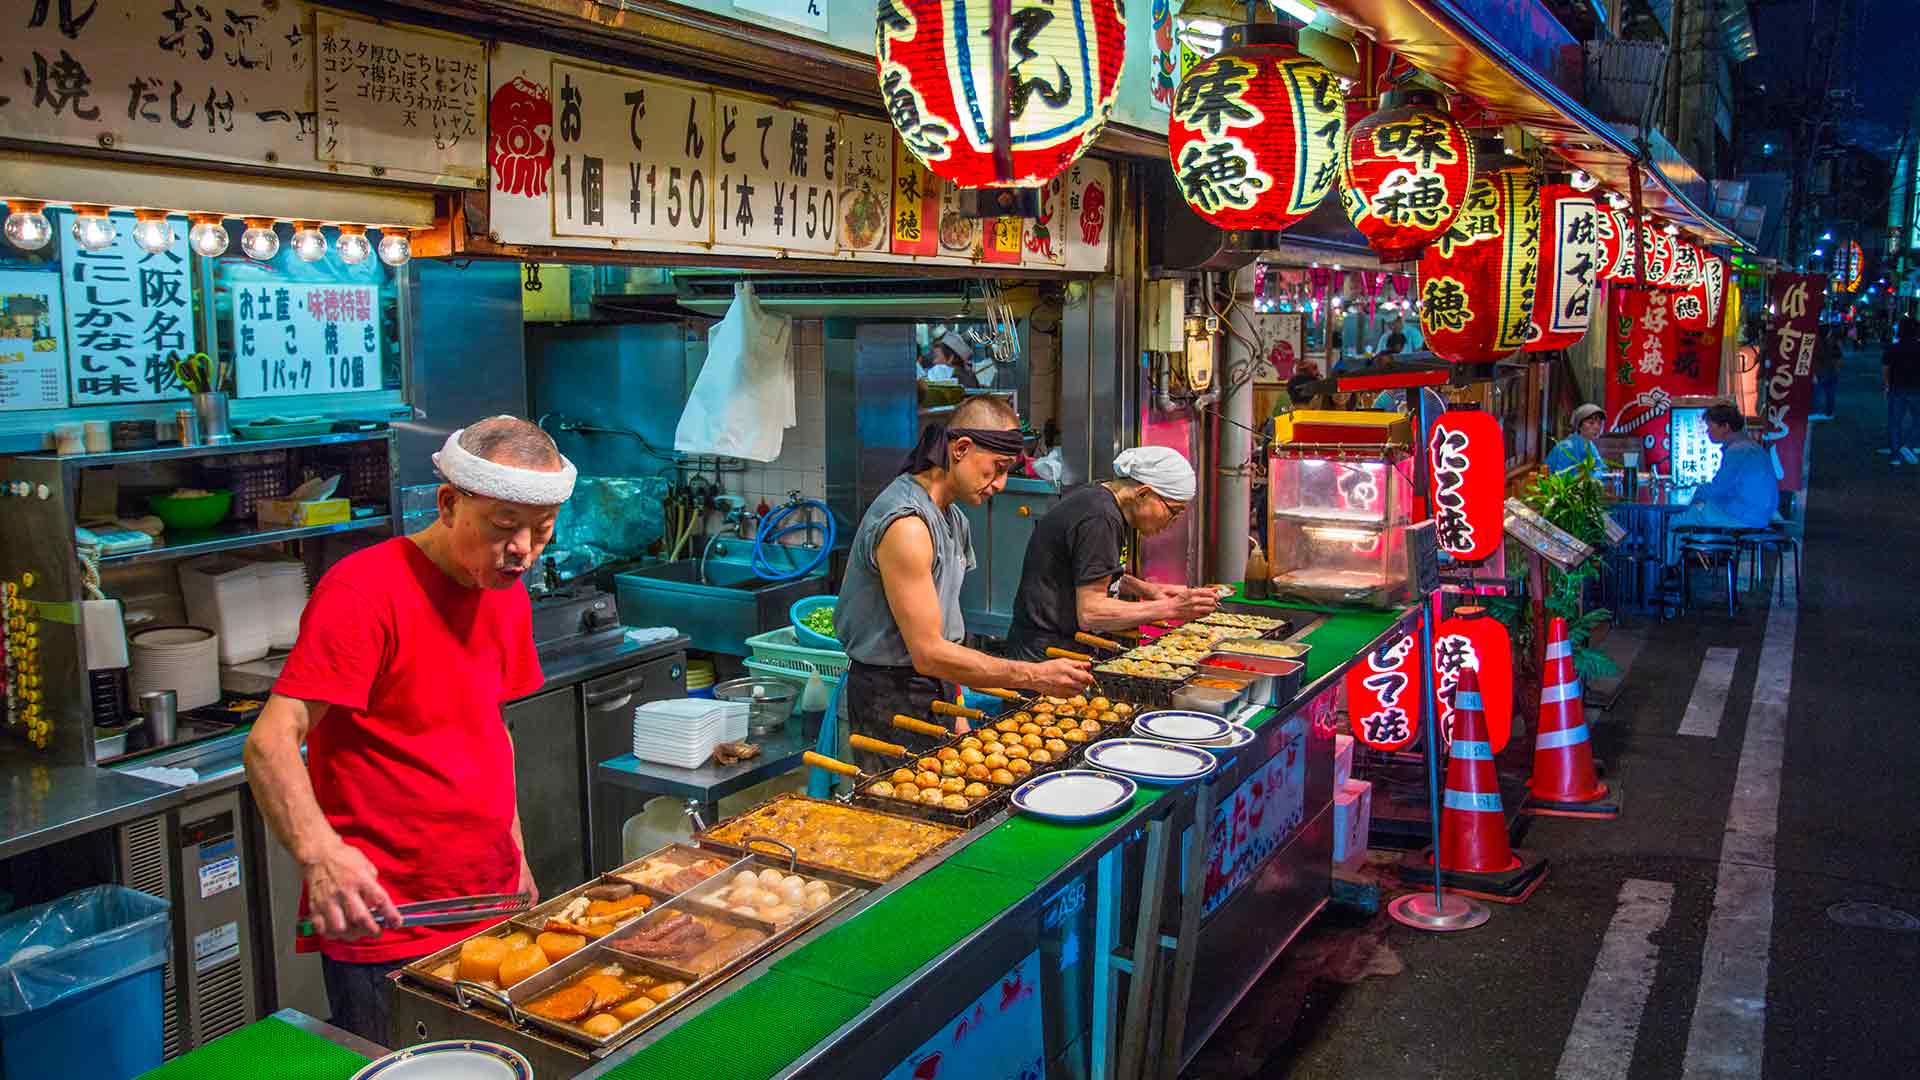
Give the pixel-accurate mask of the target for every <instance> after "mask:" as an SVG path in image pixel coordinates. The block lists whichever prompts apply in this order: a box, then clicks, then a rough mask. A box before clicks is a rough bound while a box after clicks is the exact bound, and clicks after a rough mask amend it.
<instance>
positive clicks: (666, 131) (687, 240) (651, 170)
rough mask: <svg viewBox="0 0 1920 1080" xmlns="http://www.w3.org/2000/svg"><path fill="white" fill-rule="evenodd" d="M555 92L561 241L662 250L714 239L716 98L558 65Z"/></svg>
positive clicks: (555, 190)
mask: <svg viewBox="0 0 1920 1080" xmlns="http://www.w3.org/2000/svg"><path fill="white" fill-rule="evenodd" d="M553 85H554V86H555V87H556V88H557V90H556V97H557V99H558V101H559V115H558V124H557V126H556V129H555V131H554V135H555V145H554V159H553V187H552V190H551V193H550V198H551V200H552V203H553V233H554V235H555V236H604V237H619V238H631V239H636V240H639V239H644V240H646V241H647V242H648V245H649V246H659V247H686V246H697V247H704V246H705V245H706V244H707V243H708V242H709V241H711V240H712V238H713V230H714V220H713V205H714V184H715V180H714V172H713V163H714V155H715V151H716V145H715V139H714V138H713V94H712V93H711V92H710V91H707V90H701V89H698V88H694V87H690V86H687V85H684V84H681V83H670V82H661V81H658V80H653V79H642V78H638V77H636V76H633V75H627V74H622V73H619V72H615V71H609V70H604V69H600V68H592V67H585V66H582V65H579V64H564V63H558V62H556V63H555V64H554V65H553ZM609 195H611V196H612V197H611V198H609V197H608V196H609Z"/></svg>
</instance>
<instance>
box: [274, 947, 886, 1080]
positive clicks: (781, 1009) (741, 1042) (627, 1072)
mask: <svg viewBox="0 0 1920 1080" xmlns="http://www.w3.org/2000/svg"><path fill="white" fill-rule="evenodd" d="M855 921H856V922H857V921H860V920H855ZM723 992H724V993H726V995H727V997H726V1000H724V1001H722V1002H720V1003H719V1004H718V1005H716V1006H715V1007H713V1008H710V1009H708V1010H707V1011H706V1012H704V1013H701V1014H700V1015H699V1016H696V1017H694V1018H693V1019H691V1020H689V1021H687V1022H686V1023H684V1024H682V1025H680V1026H679V1027H677V1028H675V1029H674V1030H673V1031H671V1032H668V1033H667V1034H666V1035H664V1036H662V1037H661V1039H660V1041H659V1042H657V1043H654V1044H653V1045H652V1046H649V1047H647V1048H646V1049H645V1050H642V1051H640V1052H639V1053H638V1054H635V1055H634V1056H633V1057H631V1058H628V1059H627V1060H626V1061H625V1062H623V1063H621V1064H620V1065H619V1066H617V1067H616V1068H614V1069H612V1070H610V1071H608V1073H607V1077H608V1080H660V1078H662V1077H696V1076H697V1077H700V1080H766V1078H767V1077H769V1076H772V1075H774V1074H775V1073H777V1072H779V1071H780V1070H781V1069H784V1068H786V1067H787V1066H788V1065H791V1064H793V1062H794V1061H795V1060H797V1059H798V1058H799V1057H800V1055H801V1054H804V1053H806V1052H807V1051H808V1050H810V1049H812V1048H813V1047H814V1046H815V1045H817V1044H818V1043H819V1042H820V1040H822V1039H824V1038H826V1037H827V1036H828V1035H831V1034H833V1032H834V1031H835V1029H837V1028H839V1026H840V1025H841V1024H844V1023H846V1022H847V1021H849V1020H851V1019H853V1018H854V1017H856V1016H858V1015H860V1012H861V1010H863V1009H865V1008H866V1007H867V1006H868V1005H870V1004H872V1001H873V999H872V998H871V997H863V996H861V995H859V994H849V993H847V992H846V991H844V990H836V989H834V988H833V987H831V986H822V985H820V984H819V983H817V982H813V981H811V980H809V979H803V978H801V977H799V976H797V975H790V974H785V973H782V972H779V971H767V972H763V973H761V975H760V977H759V978H757V979H754V980H753V981H752V982H749V983H743V984H741V985H740V986H738V987H736V988H729V989H726V990H724V991H723ZM236 1075H238V1074H236Z"/></svg>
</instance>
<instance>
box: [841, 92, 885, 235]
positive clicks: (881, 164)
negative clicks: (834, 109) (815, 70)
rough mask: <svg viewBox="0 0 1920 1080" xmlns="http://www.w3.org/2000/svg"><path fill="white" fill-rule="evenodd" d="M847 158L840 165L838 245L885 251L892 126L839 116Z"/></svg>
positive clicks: (881, 122)
mask: <svg viewBox="0 0 1920 1080" xmlns="http://www.w3.org/2000/svg"><path fill="white" fill-rule="evenodd" d="M840 131H841V134H843V135H844V136H845V137H846V147H845V151H846V157H845V160H844V161H843V162H842V163H841V168H840V246H841V247H842V248H843V249H845V250H847V251H885V250H887V217H888V215H887V210H888V207H889V205H890V204H891V193H892V188H893V125H891V124H889V123H887V122H886V121H884V120H866V119H862V118H860V117H855V116H843V117H841V118H840Z"/></svg>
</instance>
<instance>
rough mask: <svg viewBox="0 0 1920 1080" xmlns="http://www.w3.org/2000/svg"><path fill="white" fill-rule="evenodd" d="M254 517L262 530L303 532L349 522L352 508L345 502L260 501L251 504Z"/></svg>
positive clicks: (328, 500)
mask: <svg viewBox="0 0 1920 1080" xmlns="http://www.w3.org/2000/svg"><path fill="white" fill-rule="evenodd" d="M254 514H255V516H256V519H257V520H258V521H259V523H260V524H261V525H262V526H266V527H271V528H279V529H304V528H310V527H312V526H314V525H338V524H340V523H341V522H343V521H348V520H351V519H352V518H353V504H352V503H351V502H348V501H347V500H346V499H305V500H301V499H262V500H260V501H259V502H258V503H255V504H254Z"/></svg>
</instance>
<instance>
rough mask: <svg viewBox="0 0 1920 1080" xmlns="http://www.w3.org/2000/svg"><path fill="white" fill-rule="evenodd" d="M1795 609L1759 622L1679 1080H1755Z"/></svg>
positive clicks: (1778, 609) (1763, 1027)
mask: <svg viewBox="0 0 1920 1080" xmlns="http://www.w3.org/2000/svg"><path fill="white" fill-rule="evenodd" d="M1798 622H1799V613H1798V611H1797V609H1795V608H1792V607H1789V606H1787V605H1785V604H1778V605H1775V606H1774V607H1773V609H1772V610H1771V611H1769V612H1768V614H1767V632H1766V640H1765V643H1764V644H1763V645H1762V646H1761V648H1760V674H1759V676H1758V678H1756V679H1755V681H1754V686H1753V706H1752V708H1751V709H1749V710H1748V712H1747V733H1746V738H1745V740H1744V741H1743V742H1742V743H1741V747H1740V771H1739V774H1738V775H1737V776H1736V777H1735V778H1734V782H1733V798H1732V799H1731V800H1730V801H1729V803H1728V805H1727V831H1726V836H1725V838H1724V839H1723V840H1722V841H1721V843H1720V875H1719V879H1718V881H1717V882H1716V883H1715V885H1714V892H1713V915H1712V917H1711V918H1709V919H1708V921H1707V944H1706V955H1705V956H1704V957H1703V958H1702V962H1701V970H1700V988H1699V995H1698V996H1697V997H1696V998H1695V999H1694V1004H1693V1025H1692V1027H1691V1028H1690V1029H1689V1030H1688V1032H1687V1057H1686V1063H1685V1065H1684V1067H1683V1070H1682V1072H1681V1076H1682V1077H1684V1078H1687V1080H1693V1078H1696V1077H1698V1078H1705V1077H1728V1078H1734V1077H1738V1078H1742V1080H1746V1078H1750V1077H1755V1076H1759V1075H1760V1066H1761V1062H1762V1059H1763V1057H1764V1055H1765V1051H1766V1034H1767V959H1768V958H1767V954H1768V953H1769V952H1770V951H1771V950H1772V947H1773V879H1774V865H1773V842H1774V837H1775V835H1776V834H1777V833H1778V831H1779V828H1780V766H1781V763H1782V761H1783V760H1784V759H1785V757H1786V749H1787V698H1788V696H1789V695H1790V693H1791V692H1792V689H1793V638H1794V632H1795V630H1796V628H1797V626H1798Z"/></svg>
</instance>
